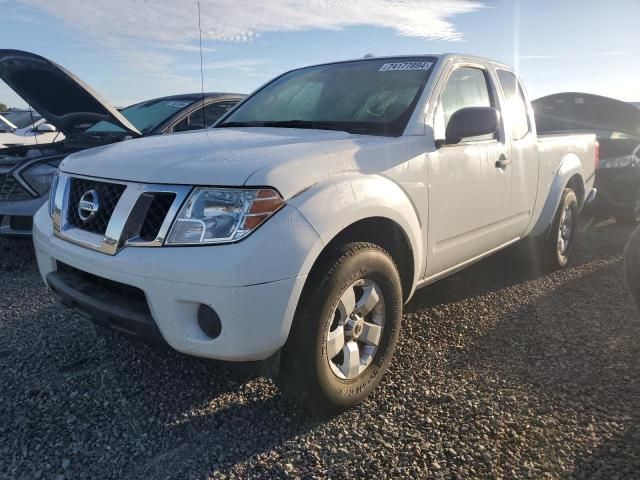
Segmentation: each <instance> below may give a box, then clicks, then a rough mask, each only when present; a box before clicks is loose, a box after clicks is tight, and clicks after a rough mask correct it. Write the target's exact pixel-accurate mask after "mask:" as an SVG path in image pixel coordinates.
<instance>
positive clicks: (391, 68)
mask: <svg viewBox="0 0 640 480" xmlns="http://www.w3.org/2000/svg"><path fill="white" fill-rule="evenodd" d="M431 65H433V63H432V62H400V63H385V64H384V65H382V66H381V67H380V69H379V70H378V71H379V72H397V71H401V70H429V69H430V68H431Z"/></svg>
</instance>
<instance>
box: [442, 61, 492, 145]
mask: <svg viewBox="0 0 640 480" xmlns="http://www.w3.org/2000/svg"><path fill="white" fill-rule="evenodd" d="M491 106H493V101H492V97H491V93H490V92H489V85H488V84H487V77H486V75H485V73H484V71H483V70H481V69H479V68H472V67H460V68H457V69H455V70H454V71H453V72H452V73H451V75H450V76H449V79H448V80H447V84H446V85H445V87H444V89H443V90H442V93H441V94H440V100H439V102H438V106H437V109H436V116H435V122H434V130H435V131H434V134H435V138H444V136H445V132H446V128H447V124H448V123H449V120H450V119H451V116H452V115H453V114H454V113H455V112H457V111H458V110H460V109H462V108H467V107H491ZM493 138H494V137H493V135H487V136H483V137H479V138H473V139H466V140H467V141H469V140H474V141H476V140H490V139H493Z"/></svg>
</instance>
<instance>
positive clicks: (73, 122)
mask: <svg viewBox="0 0 640 480" xmlns="http://www.w3.org/2000/svg"><path fill="white" fill-rule="evenodd" d="M0 79H2V80H4V81H5V83H7V85H9V87H11V88H12V89H13V90H14V91H15V92H16V93H17V94H18V95H19V96H20V97H22V98H23V99H24V100H25V102H27V103H29V104H30V105H32V106H33V107H34V109H35V110H36V111H38V112H39V113H40V114H42V116H43V117H44V118H46V119H47V122H48V123H43V125H47V124H50V125H52V126H53V127H55V128H56V129H57V130H59V132H61V134H62V135H64V137H62V135H61V138H64V140H60V141H56V142H54V143H49V144H42V143H38V144H33V145H20V146H13V147H7V148H3V149H0V235H10V236H25V235H26V236H28V235H30V234H31V223H32V221H31V218H32V217H33V215H34V214H35V212H36V211H37V210H38V208H40V206H41V205H42V204H43V203H44V202H45V201H46V199H47V193H48V192H49V187H50V184H51V179H52V178H53V175H54V173H55V172H56V170H57V168H58V164H59V163H60V161H61V160H62V159H63V158H64V157H66V156H67V155H69V154H70V153H73V152H77V151H80V150H85V149H88V148H92V147H97V146H100V145H106V144H109V143H114V142H119V141H122V140H128V139H131V138H136V137H141V136H149V135H161V134H167V133H174V132H182V131H187V130H195V129H200V128H205V127H208V126H210V125H212V124H213V123H215V121H216V120H217V119H218V118H219V117H220V116H221V115H222V114H223V113H225V112H226V111H228V110H229V109H230V108H231V107H233V106H235V105H236V104H237V103H238V102H239V101H241V100H242V99H243V98H244V97H245V96H244V95H241V94H235V93H193V94H185V95H173V96H169V97H163V98H157V99H153V100H147V101H144V102H141V103H137V104H135V105H131V106H129V107H126V108H124V109H122V110H121V111H118V110H117V109H116V108H115V107H114V106H112V105H111V104H110V103H109V102H107V101H106V100H105V99H103V98H102V97H101V96H100V95H99V94H98V93H97V92H95V91H94V90H93V89H91V87H89V86H88V85H87V84H85V83H84V82H83V81H82V80H80V79H79V78H77V77H76V76H75V75H74V74H73V73H71V72H69V71H67V70H66V69H64V68H63V67H61V66H60V65H57V64H56V63H54V62H52V61H50V60H48V59H46V58H44V57H41V56H39V55H35V54H33V53H29V52H23V51H19V50H0ZM36 138H37V137H36Z"/></svg>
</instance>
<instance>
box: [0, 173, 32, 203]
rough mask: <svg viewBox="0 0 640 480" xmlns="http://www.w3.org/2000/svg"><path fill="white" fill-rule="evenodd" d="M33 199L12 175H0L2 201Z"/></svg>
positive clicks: (0, 196)
mask: <svg viewBox="0 0 640 480" xmlns="http://www.w3.org/2000/svg"><path fill="white" fill-rule="evenodd" d="M30 198H33V197H32V196H31V195H29V192H27V191H26V190H25V189H24V187H23V186H22V185H20V184H19V183H18V181H17V180H16V179H15V177H14V176H13V175H11V174H10V173H3V174H0V200H28V199H30Z"/></svg>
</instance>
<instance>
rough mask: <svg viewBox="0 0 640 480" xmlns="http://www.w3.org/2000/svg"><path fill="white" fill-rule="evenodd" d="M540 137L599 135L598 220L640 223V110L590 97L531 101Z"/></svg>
mask: <svg viewBox="0 0 640 480" xmlns="http://www.w3.org/2000/svg"><path fill="white" fill-rule="evenodd" d="M532 105H533V108H534V111H535V115H536V124H537V126H538V131H539V132H540V133H566V132H590V133H595V134H596V136H597V138H598V143H599V145H600V162H599V164H598V166H597V170H596V179H595V188H596V189H597V190H598V195H597V197H596V200H595V202H594V205H593V209H592V210H591V214H593V216H594V217H595V218H596V219H604V218H608V217H611V216H613V217H615V219H616V221H617V222H619V223H623V224H636V223H639V222H640V109H638V108H636V107H635V106H633V105H632V104H630V103H627V102H622V101H620V100H616V99H613V98H608V97H601V96H599V95H591V94H587V93H575V92H568V93H557V94H554V95H549V96H546V97H543V98H539V99H537V100H534V101H533V102H532Z"/></svg>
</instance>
